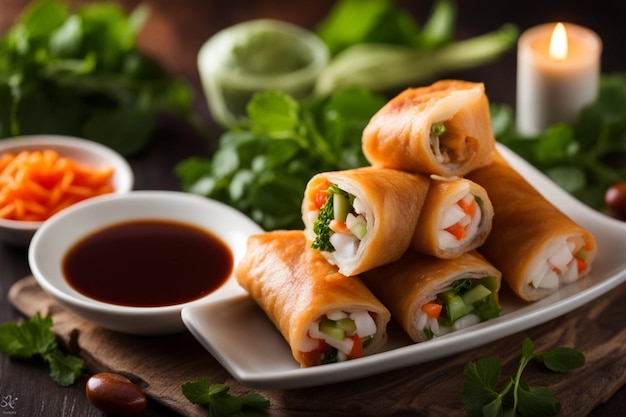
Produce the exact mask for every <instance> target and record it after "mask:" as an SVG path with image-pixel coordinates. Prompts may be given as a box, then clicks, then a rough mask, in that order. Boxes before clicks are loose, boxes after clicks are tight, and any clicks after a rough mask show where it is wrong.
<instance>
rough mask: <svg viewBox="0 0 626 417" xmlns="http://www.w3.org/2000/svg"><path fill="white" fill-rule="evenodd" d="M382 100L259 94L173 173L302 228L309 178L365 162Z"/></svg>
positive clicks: (258, 216)
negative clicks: (364, 139) (366, 142)
mask: <svg viewBox="0 0 626 417" xmlns="http://www.w3.org/2000/svg"><path fill="white" fill-rule="evenodd" d="M385 102H386V98H385V97H384V96H383V95H380V94H375V93H371V92H369V91H366V90H363V89H359V88H349V89H345V90H342V91H340V92H337V93H335V94H333V95H332V96H330V97H326V98H323V99H319V100H311V101H298V100H296V99H294V98H293V97H292V96H290V95H288V94H286V93H283V92H278V91H265V92H262V93H257V94H255V95H254V96H253V98H252V99H251V100H250V102H249V103H248V116H249V117H248V119H247V120H246V121H245V122H243V123H242V124H240V125H238V126H233V127H231V128H230V129H229V130H227V131H226V132H224V133H223V134H222V135H221V137H220V138H219V142H218V145H217V149H216V150H215V153H214V155H213V157H212V158H199V157H194V158H189V159H187V160H184V161H181V162H180V163H179V164H178V165H177V166H176V168H175V173H176V175H177V176H178V178H179V180H180V181H181V183H182V188H183V189H184V190H185V191H188V192H192V193H195V194H200V195H204V196H206V197H209V198H213V199H216V200H219V201H222V202H224V203H226V204H228V205H230V206H233V207H235V208H237V209H238V210H240V211H241V212H243V213H245V214H246V215H248V216H250V217H251V218H252V219H253V220H254V221H256V222H257V223H258V224H259V225H260V226H261V227H263V228H264V229H265V230H274V229H301V228H302V227H303V226H304V225H303V222H302V218H301V204H302V196H303V195H304V190H305V188H306V185H307V183H308V181H309V180H310V179H311V177H313V176H314V175H315V174H317V173H319V172H325V171H332V170H341V169H349V168H357V167H360V166H365V165H367V161H366V159H365V156H364V155H363V153H362V150H361V134H362V132H363V129H364V128H365V126H366V124H367V123H368V122H369V119H370V118H371V117H372V116H373V115H374V113H376V112H377V111H378V110H379V109H380V108H381V107H382V106H383V105H384V103H385ZM0 120H1V119H0Z"/></svg>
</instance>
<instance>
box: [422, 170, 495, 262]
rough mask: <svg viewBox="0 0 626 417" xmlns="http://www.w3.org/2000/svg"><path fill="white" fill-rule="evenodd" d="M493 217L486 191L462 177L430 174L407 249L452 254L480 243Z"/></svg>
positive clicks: (455, 255)
mask: <svg viewBox="0 0 626 417" xmlns="http://www.w3.org/2000/svg"><path fill="white" fill-rule="evenodd" d="M492 219H493V206H492V205H491V201H490V200H489V196H488V195H487V191H485V189H484V188H483V187H481V186H480V185H478V184H476V183H475V182H473V181H470V180H468V179H466V178H458V177H440V176H434V175H433V176H432V177H431V183H430V187H429V189H428V193H427V194H426V200H425V201H424V207H423V208H422V214H421V215H420V217H419V219H418V221H417V227H416V228H415V234H414V235H413V240H412V242H411V249H413V250H417V251H419V252H423V253H426V254H428V255H433V256H436V257H438V258H445V259H449V258H455V257H457V256H459V255H461V254H463V253H465V252H469V251H470V250H473V249H476V248H477V247H479V246H480V245H482V244H483V243H484V242H485V240H486V239H487V236H488V235H489V232H490V231H491V222H492Z"/></svg>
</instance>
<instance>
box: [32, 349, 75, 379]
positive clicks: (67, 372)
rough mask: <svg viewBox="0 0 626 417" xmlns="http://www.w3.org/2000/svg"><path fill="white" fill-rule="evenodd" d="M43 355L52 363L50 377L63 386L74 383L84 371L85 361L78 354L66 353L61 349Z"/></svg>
mask: <svg viewBox="0 0 626 417" xmlns="http://www.w3.org/2000/svg"><path fill="white" fill-rule="evenodd" d="M42 356H43V358H44V359H45V361H46V362H48V364H49V365H50V377H51V378H52V379H53V380H54V381H55V382H56V383H57V384H59V385H61V386H63V387H67V386H70V385H72V384H73V383H74V381H76V380H77V379H78V378H79V377H80V376H81V375H82V373H83V367H84V362H83V360H82V359H80V358H79V357H77V356H74V355H66V354H64V353H63V352H61V351H60V350H59V349H53V350H51V351H49V352H46V353H44V354H42Z"/></svg>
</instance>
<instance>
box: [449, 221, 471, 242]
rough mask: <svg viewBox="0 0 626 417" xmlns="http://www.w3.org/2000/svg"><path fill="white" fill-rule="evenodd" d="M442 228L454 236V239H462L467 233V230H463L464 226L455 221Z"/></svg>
mask: <svg viewBox="0 0 626 417" xmlns="http://www.w3.org/2000/svg"><path fill="white" fill-rule="evenodd" d="M444 230H445V231H446V232H448V233H450V234H452V235H453V236H454V237H455V238H456V240H461V239H463V238H464V237H465V235H466V234H467V230H465V227H463V226H461V224H460V223H455V224H453V225H452V226H450V227H447V228H445V229H444Z"/></svg>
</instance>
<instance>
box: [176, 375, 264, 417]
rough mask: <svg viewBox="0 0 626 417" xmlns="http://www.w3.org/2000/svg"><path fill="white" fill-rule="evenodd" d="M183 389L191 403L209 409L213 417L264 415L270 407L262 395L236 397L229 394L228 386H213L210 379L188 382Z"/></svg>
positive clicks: (253, 394)
mask: <svg viewBox="0 0 626 417" xmlns="http://www.w3.org/2000/svg"><path fill="white" fill-rule="evenodd" d="M181 389H182V392H183V395H184V396H185V397H186V398H187V399H188V400H189V401H190V402H192V403H194V404H199V405H202V406H204V407H207V408H208V409H209V412H210V414H211V416H213V417H229V416H236V415H238V416H244V415H247V416H252V415H263V414H264V413H265V410H266V409H268V408H269V406H270V402H269V400H267V399H266V398H265V397H263V396H262V395H260V394H257V393H248V394H245V395H242V396H239V397H236V396H233V395H230V394H229V393H228V391H229V389H230V388H229V387H228V385H225V384H211V383H210V382H209V379H208V378H200V379H198V380H196V381H193V382H187V383H185V384H183V385H182V386H181Z"/></svg>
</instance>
